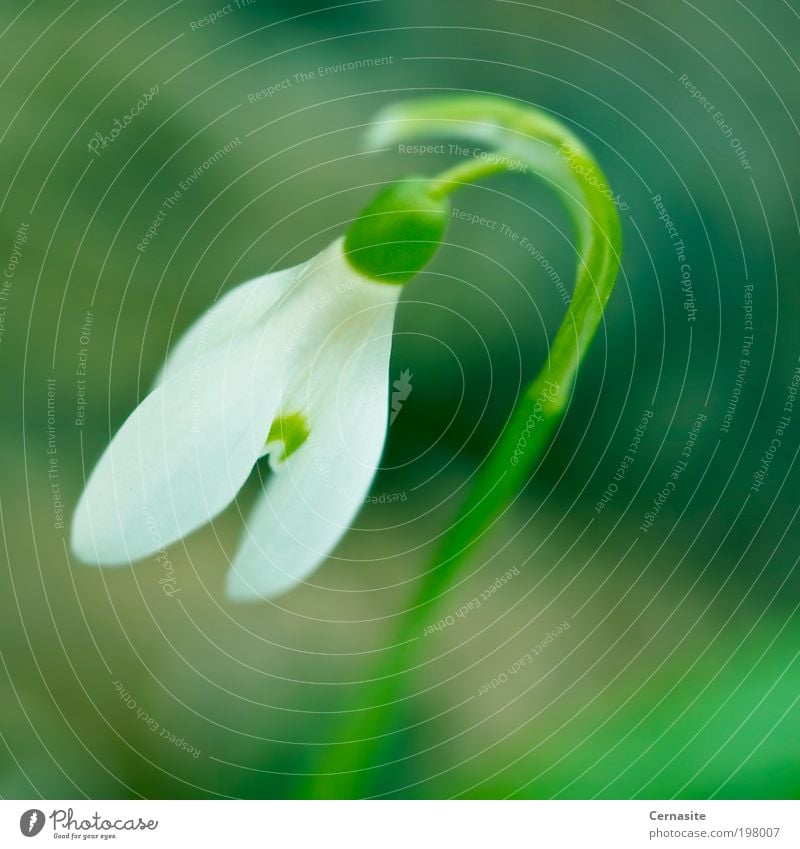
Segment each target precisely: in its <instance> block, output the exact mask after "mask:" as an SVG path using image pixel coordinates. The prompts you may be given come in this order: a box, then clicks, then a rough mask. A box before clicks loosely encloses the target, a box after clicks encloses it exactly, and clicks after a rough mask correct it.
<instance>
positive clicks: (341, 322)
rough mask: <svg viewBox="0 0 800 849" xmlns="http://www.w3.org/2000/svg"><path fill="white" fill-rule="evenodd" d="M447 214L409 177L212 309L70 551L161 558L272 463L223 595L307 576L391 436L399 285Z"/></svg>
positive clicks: (161, 384) (121, 441) (169, 370)
mask: <svg viewBox="0 0 800 849" xmlns="http://www.w3.org/2000/svg"><path fill="white" fill-rule="evenodd" d="M446 219H447V205H446V201H443V200H440V199H436V198H434V197H432V196H431V194H430V191H429V184H428V183H427V182H426V181H422V180H417V179H411V180H403V181H400V182H399V183H395V184H392V185H391V186H389V187H388V188H387V189H385V190H384V191H383V192H382V193H380V194H379V195H378V197H377V198H376V199H375V200H374V201H373V202H372V203H371V204H370V205H369V206H368V207H367V208H366V209H365V210H364V212H363V213H362V214H361V216H360V217H359V218H358V219H356V221H355V222H354V224H353V225H352V226H351V227H350V230H349V231H348V233H347V236H346V237H345V238H344V239H338V240H336V241H335V242H334V243H333V244H332V245H330V246H329V247H328V248H327V249H325V250H323V251H322V252H321V253H320V254H319V255H318V256H316V257H314V258H313V259H312V260H311V261H310V262H307V263H305V264H303V265H300V266H297V267H294V268H290V269H286V270H283V271H278V272H276V273H272V274H267V275H265V276H263V277H259V278H256V279H255V280H251V281H250V282H248V283H245V284H243V285H241V286H239V287H237V288H235V289H233V290H232V291H231V292H229V293H228V294H227V295H225V296H224V297H223V298H222V299H221V300H220V301H219V302H218V303H216V304H215V305H214V306H213V307H212V308H211V309H210V310H209V311H208V312H207V313H206V314H205V315H204V316H203V317H201V318H200V319H199V320H198V321H197V322H196V323H195V324H194V325H193V326H192V327H191V328H190V329H189V330H188V332H187V333H186V334H185V336H184V337H183V338H182V339H181V340H180V342H179V343H178V344H177V346H176V347H175V349H174V350H173V352H172V353H171V355H170V356H169V358H168V359H167V361H166V363H165V364H164V366H163V368H162V370H161V373H160V374H159V375H158V377H157V379H156V382H155V385H154V387H153V389H152V391H151V392H150V394H149V395H147V397H146V398H145V399H144V400H143V401H142V403H141V404H140V405H139V406H138V407H137V408H136V409H135V410H134V411H133V413H132V414H131V415H130V417H129V418H128V419H127V421H126V422H125V423H124V424H123V425H122V427H121V428H120V430H119V432H118V433H117V434H116V436H115V437H114V438H113V440H112V442H111V444H110V445H109V446H108V448H107V449H106V451H105V452H104V454H103V455H102V457H101V458H100V461H99V462H98V464H97V466H96V468H95V469H94V471H93V472H92V474H91V476H90V477H89V480H88V482H87V484H86V488H85V490H84V492H83V495H82V497H81V499H80V502H79V504H78V507H77V509H76V512H75V515H74V517H73V524H72V548H73V551H74V552H75V554H76V555H77V556H78V557H79V558H80V559H81V560H83V561H85V562H88V563H93V564H97V565H109V566H110V565H122V564H125V565H126V564H129V563H130V562H132V561H134V560H139V559H141V558H143V557H147V556H148V555H152V554H154V553H155V552H158V551H160V550H161V549H162V548H163V547H165V546H167V545H169V544H170V543H173V542H175V541H176V540H178V539H180V538H181V537H184V536H186V535H187V534H190V533H191V532H192V531H194V530H195V529H197V528H199V527H201V526H202V525H204V524H206V523H207V522H208V521H209V520H211V519H213V518H214V517H215V516H217V515H218V514H219V513H220V512H221V511H222V510H224V509H225V508H226V507H227V506H228V505H229V504H230V503H231V502H232V501H233V499H234V498H235V496H236V494H237V492H238V491H239V489H240V488H241V486H242V485H243V484H244V482H245V480H246V479H247V478H248V476H249V475H250V473H251V471H252V469H253V467H254V465H255V464H256V461H257V460H258V459H259V458H260V457H262V456H264V455H268V456H269V463H270V465H271V467H272V474H271V475H270V476H269V478H268V479H267V481H266V484H265V486H264V489H263V492H262V493H261V494H260V496H259V499H258V503H257V504H256V506H255V508H254V510H253V513H252V515H251V516H250V518H249V520H248V521H247V523H246V527H245V530H244V534H243V538H242V541H241V544H240V546H239V550H238V552H237V554H236V556H235V558H234V561H233V564H232V569H231V571H230V572H229V574H228V580H227V590H228V594H229V595H230V596H231V597H233V598H236V599H245V598H258V597H267V596H273V595H276V594H278V593H281V592H284V591H285V590H288V589H290V588H291V587H292V586H294V585H296V584H297V583H298V582H300V581H302V580H303V579H304V578H306V577H307V576H308V575H309V573H311V572H312V571H313V569H314V568H315V567H316V566H318V565H319V564H320V562H321V561H323V560H324V559H325V558H326V557H327V555H328V554H329V553H330V551H331V550H332V549H333V548H334V546H335V545H336V543H337V542H338V541H339V539H340V538H341V537H342V535H343V534H344V533H345V532H346V531H347V529H348V527H349V526H350V523H351V522H352V520H353V518H354V517H355V515H356V513H357V512H358V510H359V508H360V506H361V505H362V504H363V503H364V500H365V496H366V495H367V493H368V490H369V487H370V484H371V481H372V478H373V476H374V474H375V471H376V469H377V467H378V463H379V461H380V457H381V452H382V449H383V444H384V439H385V436H386V426H387V415H388V396H389V356H390V353H391V342H392V326H393V322H394V314H395V308H396V306H397V301H398V296H399V293H400V289H401V286H400V285H398V284H400V283H403V282H405V281H406V280H408V279H410V278H411V277H412V276H413V275H414V274H415V273H416V272H417V271H419V270H420V269H421V268H422V267H423V266H424V265H425V264H426V263H427V261H428V260H429V259H430V257H431V256H432V255H433V253H434V251H435V250H436V247H437V246H438V244H439V242H440V241H441V236H442V234H443V232H444V227H445V222H446Z"/></svg>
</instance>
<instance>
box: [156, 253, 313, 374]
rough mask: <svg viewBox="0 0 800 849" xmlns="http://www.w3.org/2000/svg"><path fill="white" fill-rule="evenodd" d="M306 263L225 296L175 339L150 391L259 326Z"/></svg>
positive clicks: (256, 280)
mask: <svg viewBox="0 0 800 849" xmlns="http://www.w3.org/2000/svg"><path fill="white" fill-rule="evenodd" d="M307 266H308V263H303V264H301V265H296V266H294V267H293V268H286V269H283V270H282V271H276V272H272V273H270V274H265V275H263V276H262V277H256V278H255V279H253V280H249V281H248V282H247V283H242V284H241V285H239V286H237V287H236V288H234V289H231V291H230V292H227V293H226V294H225V295H223V297H222V298H220V300H219V301H217V303H215V304H214V305H213V306H212V307H211V308H210V309H209V310H207V311H206V312H205V313H204V314H203V315H202V316H201V317H200V318H199V319H198V320H197V321H196V322H195V323H194V324H193V325H191V327H189V329H188V330H187V331H186V332H185V333H184V334H183V336H182V337H181V338H180V339H179V341H178V342H177V344H176V345H175V346H174V347H173V348H172V350H171V351H170V354H169V356H168V357H167V360H166V362H165V363H164V365H163V366H162V368H161V371H160V372H159V373H158V375H157V376H156V379H155V381H154V382H153V388H155V387H156V386H158V385H159V384H160V383H162V382H163V381H164V380H165V379H166V378H167V377H168V376H170V375H172V374H174V373H175V372H177V371H180V369H182V368H183V367H184V366H186V365H188V364H189V363H190V362H192V361H193V360H195V359H197V357H200V356H204V355H205V354H207V353H209V352H210V351H212V350H213V349H214V348H215V347H217V346H218V345H223V344H225V343H226V342H228V341H229V340H230V339H232V338H233V337H234V336H242V335H244V334H245V333H247V332H248V331H249V330H252V329H253V328H254V327H257V326H258V325H260V324H263V323H264V322H265V320H266V318H267V316H268V315H269V313H270V311H271V310H273V308H278V309H279V308H280V306H281V303H282V302H283V300H284V298H285V297H286V295H287V293H288V292H289V291H291V288H292V286H293V285H294V284H295V283H296V282H297V280H298V279H299V278H300V276H301V275H302V273H303V271H304V269H306V268H307Z"/></svg>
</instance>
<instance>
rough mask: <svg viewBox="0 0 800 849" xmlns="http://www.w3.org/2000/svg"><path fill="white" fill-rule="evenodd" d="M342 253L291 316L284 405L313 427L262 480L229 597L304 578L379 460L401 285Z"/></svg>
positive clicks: (331, 258) (335, 537)
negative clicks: (357, 267)
mask: <svg viewBox="0 0 800 849" xmlns="http://www.w3.org/2000/svg"><path fill="white" fill-rule="evenodd" d="M340 252H341V246H340V245H339V244H338V243H337V244H336V245H334V246H332V248H331V249H330V251H329V252H327V253H326V254H324V255H321V256H320V258H319V259H321V260H322V262H321V263H320V265H319V271H318V275H319V276H320V279H323V280H324V283H323V284H317V285H315V286H309V288H308V290H306V293H305V298H304V309H302V310H298V312H297V313H296V314H295V315H296V320H297V321H298V327H304V328H305V329H304V331H303V332H299V333H296V334H295V337H294V340H293V342H294V345H295V351H294V355H293V356H294V359H293V361H292V366H293V368H294V369H295V371H294V373H293V375H292V382H291V386H290V388H289V390H288V393H287V395H286V396H285V397H284V400H283V401H282V403H281V411H282V412H287V413H288V412H293V411H299V412H301V413H302V414H303V415H304V416H305V417H306V420H307V422H308V425H309V429H310V434H309V436H308V438H307V440H306V442H305V443H304V444H303V445H302V446H301V447H300V448H298V449H297V450H296V451H295V452H294V453H293V454H291V456H290V457H289V458H288V459H287V460H286V461H285V463H282V464H281V467H280V469H279V471H278V472H277V473H275V474H273V475H272V476H271V477H270V479H269V480H268V481H267V484H266V486H265V490H264V494H263V496H262V497H261V498H260V500H259V502H258V504H257V506H256V508H255V510H254V512H253V515H252V516H251V518H250V521H249V522H248V525H247V528H246V531H245V536H244V539H243V541H242V545H241V547H240V549H239V551H238V553H237V555H236V558H235V560H234V564H233V569H232V570H231V572H230V573H229V575H228V583H227V589H228V594H229V596H231V597H233V598H238V599H246V598H257V597H265V596H272V595H275V594H277V593H280V592H283V591H285V590H287V589H290V588H291V587H292V586H294V585H295V584H296V583H297V582H299V581H302V580H303V579H304V578H305V577H306V576H307V575H308V574H309V573H310V572H311V571H312V570H313V569H314V568H315V567H316V566H317V565H318V564H319V563H320V562H321V561H323V560H324V559H325V558H326V557H327V556H328V554H329V553H330V551H331V550H332V549H333V547H334V546H335V545H336V543H337V542H338V541H339V539H340V538H341V537H342V535H343V534H344V533H345V532H346V531H347V530H348V528H349V526H350V523H351V522H352V520H353V518H354V517H355V515H356V513H357V512H358V510H359V509H360V507H361V505H362V504H363V503H364V497H365V496H366V494H367V492H368V489H369V486H370V483H371V481H372V478H373V477H374V474H375V470H376V468H377V466H378V462H379V460H380V456H381V452H382V450H383V443H384V439H385V436H386V420H387V407H388V403H387V402H388V387H389V355H390V352H391V341H392V337H391V334H392V325H393V321H394V312H395V307H396V303H397V297H398V294H399V287H397V286H391V285H386V284H381V283H373V282H370V281H366V280H364V279H363V278H361V277H359V276H358V275H357V274H356V273H355V272H354V271H352V270H350V269H349V266H346V265H345V264H344V260H343V259H341V258H340V256H339V254H340ZM312 293H316V294H312ZM319 304H324V308H323V309H322V310H319V309H317V307H318V305H319ZM303 316H305V324H303Z"/></svg>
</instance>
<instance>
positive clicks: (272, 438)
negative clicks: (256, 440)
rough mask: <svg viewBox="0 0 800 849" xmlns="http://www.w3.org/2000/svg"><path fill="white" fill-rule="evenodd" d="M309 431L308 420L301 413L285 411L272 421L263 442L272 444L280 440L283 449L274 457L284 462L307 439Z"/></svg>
mask: <svg viewBox="0 0 800 849" xmlns="http://www.w3.org/2000/svg"><path fill="white" fill-rule="evenodd" d="M309 433H311V430H310V429H309V426H308V420H307V419H306V417H305V416H304V415H303V414H302V413H286V414H285V415H282V416H278V417H277V418H276V419H275V421H274V422H273V423H272V427H271V428H270V429H269V434H268V435H267V441H266V443H265V444H266V445H274V444H276V443H278V442H280V443H281V444H282V445H283V451H282V453H281V455H280V457H276V458H275V459H276V460H277V461H278V462H284V461H285V460H288V459H289V457H291V456H292V454H294V452H295V451H297V449H298V448H299V447H300V446H301V445H302V444H303V443H304V442H305V441H306V440H307V439H308V435H309Z"/></svg>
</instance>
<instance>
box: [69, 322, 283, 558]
mask: <svg viewBox="0 0 800 849" xmlns="http://www.w3.org/2000/svg"><path fill="white" fill-rule="evenodd" d="M268 332H269V329H268V328H266V327H265V328H256V329H255V330H251V331H250V333H248V334H246V335H245V336H243V337H237V338H235V339H233V340H231V341H229V342H228V343H227V344H223V345H219V346H217V347H215V348H214V349H213V350H212V351H210V352H209V353H208V354H207V355H205V356H202V357H198V358H196V359H194V360H193V361H191V362H190V363H189V364H188V365H186V366H184V367H183V368H182V369H179V370H177V371H175V372H173V373H172V375H171V376H170V377H169V378H168V379H167V380H166V381H165V382H164V383H162V384H161V385H160V386H159V387H158V388H157V389H155V390H154V391H153V392H151V393H150V395H148V396H147V398H145V400H144V401H143V402H142V403H141V404H140V405H139V407H137V408H136V410H134V412H133V413H132V414H131V416H130V417H129V418H128V420H127V421H126V422H125V424H124V425H123V426H122V428H121V429H120V431H119V432H118V433H117V435H116V436H115V437H114V439H113V440H112V442H111V444H110V445H109V446H108V448H107V449H106V451H105V453H104V454H103V456H102V457H101V459H100V462H99V463H98V464H97V467H96V468H95V470H94V472H93V473H92V475H91V477H90V478H89V482H88V484H87V486H86V490H85V491H84V493H83V496H82V497H81V500H80V503H79V504H78V508H77V511H76V513H75V516H74V519H73V525H72V547H73V550H74V552H75V553H76V554H77V555H78V556H79V557H80V558H81V559H82V560H85V561H87V562H89V563H98V564H108V565H114V564H120V563H128V562H130V561H131V560H136V559H138V558H140V557H144V556H145V555H147V554H151V553H152V552H154V551H158V550H159V549H160V548H161V547H163V546H166V545H168V544H169V543H171V542H173V541H175V540H176V539H179V538H180V537H182V536H184V535H186V534H188V533H190V532H191V531H193V530H194V529H195V528H197V527H199V526H201V525H203V524H205V523H206V522H207V521H208V520H209V519H210V518H212V517H213V516H215V515H216V514H217V513H219V512H220V511H221V510H223V509H224V508H225V507H226V506H227V505H228V504H229V503H230V502H231V500H232V499H233V498H234V496H235V495H236V493H237V492H238V490H239V488H240V487H241V485H242V484H243V483H244V481H245V479H246V478H247V476H248V474H249V472H250V470H251V469H252V467H253V465H254V463H255V461H256V459H257V457H258V456H259V454H260V452H261V449H262V447H263V444H264V440H265V438H266V434H267V432H268V430H269V426H270V423H271V421H272V419H273V417H274V413H275V409H276V407H277V404H278V401H279V398H280V384H279V382H278V380H277V379H276V371H277V370H279V367H280V364H281V361H280V356H279V352H278V354H276V352H275V350H274V347H273V346H271V345H265V344H264V338H265V336H267V335H268Z"/></svg>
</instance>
